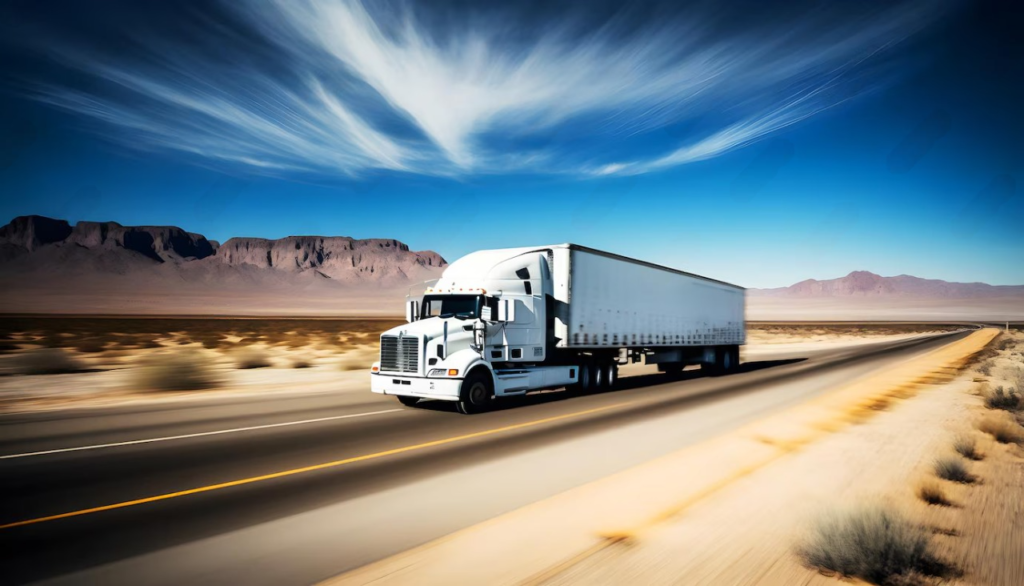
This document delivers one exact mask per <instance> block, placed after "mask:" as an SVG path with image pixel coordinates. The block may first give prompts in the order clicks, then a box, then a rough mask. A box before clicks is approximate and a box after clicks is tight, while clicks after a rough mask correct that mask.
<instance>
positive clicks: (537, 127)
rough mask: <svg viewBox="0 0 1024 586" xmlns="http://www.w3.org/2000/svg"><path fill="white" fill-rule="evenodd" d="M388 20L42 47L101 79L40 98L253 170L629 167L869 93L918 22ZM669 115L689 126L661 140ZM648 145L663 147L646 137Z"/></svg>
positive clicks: (660, 165) (147, 143)
mask: <svg viewBox="0 0 1024 586" xmlns="http://www.w3.org/2000/svg"><path fill="white" fill-rule="evenodd" d="M388 9H392V10H390V11H389V10H388ZM393 9H394V6H393V5H388V7H382V6H379V5H374V6H364V5H363V4H360V3H359V2H356V1H354V0H260V1H255V0H254V1H252V2H248V3H244V4H242V5H241V8H238V7H235V8H234V10H235V11H236V14H237V15H238V16H239V17H240V19H241V20H240V22H243V23H245V24H246V26H247V27H250V28H249V29H248V30H249V32H251V33H252V35H248V36H232V35H227V34H225V36H224V38H223V39H219V40H222V41H223V42H222V43H218V44H216V45H215V46H216V50H211V48H210V43H198V44H197V43H187V42H185V41H183V40H181V39H162V40H161V39H160V37H159V36H157V37H152V36H150V37H147V38H140V39H137V42H138V45H139V47H140V52H139V54H136V55H118V54H111V53H110V52H104V51H102V50H98V49H96V50H86V49H84V48H82V47H80V46H72V45H61V44H51V45H49V48H48V51H50V52H51V53H53V54H55V55H56V56H57V58H58V60H59V62H61V63H63V64H65V65H66V66H69V67H72V68H74V69H76V70H78V72H79V73H80V74H85V76H87V77H90V78H92V79H95V80H98V81H99V82H100V83H95V84H92V85H90V86H88V87H82V86H80V85H75V84H70V83H64V82H63V81H62V80H54V81H51V82H49V83H47V84H46V85H45V86H44V87H43V89H41V90H40V91H39V92H38V97H39V98H40V99H42V100H44V101H47V102H49V103H51V104H54V105H56V106H59V107H62V108H65V109H67V110H71V111H73V112H77V113H79V114H82V115H85V116H87V117H90V118H94V119H98V120H101V121H102V122H103V123H104V125H103V127H104V128H106V129H107V132H108V133H109V134H110V135H111V136H112V137H113V138H115V139H117V140H120V141H122V142H126V143H129V144H131V145H132V146H135V147H138V148H158V149H171V150H179V151H185V152H189V153H192V154H195V155H197V156H199V157H203V158H208V159H215V160H224V161H231V162H235V163H240V164H244V165H249V166H255V167H260V168H263V169H266V170H276V171H286V170H301V171H309V172H316V173H330V174H345V175H359V174H361V173H364V172H367V171H370V170H375V169H376V170H392V171H399V172H406V173H417V174H430V175H451V176H460V175H467V174H473V173H516V172H541V173H580V174H590V175H623V174H640V173H648V172H652V171H657V170H659V169H665V168H668V167H673V166H677V165H682V164H685V163H689V162H693V161H698V160H703V159H708V158H711V157H716V156H719V155H721V154H723V153H726V152H728V151H730V150H733V149H736V148H739V147H742V146H744V145H747V144H750V143H751V142H754V141H756V140H758V139H760V138H762V137H764V136H766V135H768V134H770V133H773V132H776V131H778V130H780V129H782V128H784V127H786V126H789V125H791V124H795V123H797V122H800V121H802V120H805V119H807V118H810V117H812V116H814V115H815V114H817V113H819V112H821V111H823V110H826V109H828V108H831V107H834V106H836V105H837V104H840V103H842V102H843V101H845V100H847V99H850V98H851V97H854V96H856V95H857V94H859V93H862V92H865V91H870V90H871V89H873V88H875V87H877V86H878V85H879V84H880V83H882V79H883V77H884V76H882V75H881V74H880V70H879V69H878V66H879V65H884V63H885V60H886V58H888V57H889V56H890V55H891V54H892V51H891V49H892V47H894V46H896V45H898V44H899V43H900V42H901V41H903V40H904V39H906V38H907V37H908V36H910V35H912V34H914V33H915V32H916V31H917V30H919V28H920V27H922V26H924V24H925V23H927V22H928V21H929V20H930V18H931V17H932V16H933V14H932V13H931V9H928V8H925V7H924V5H921V4H917V3H909V4H908V3H904V4H898V5H894V6H892V7H889V8H887V9H885V10H884V11H882V12H878V13H868V14H861V15H859V17H858V18H856V19H851V18H848V17H846V16H844V15H840V16H839V17H837V16H836V15H829V14H822V13H815V14H805V15H801V16H800V18H793V19H788V18H780V20H779V21H778V22H775V23H758V24H757V26H723V25H722V22H721V21H722V18H721V17H722V14H720V13H714V12H707V11H690V12H687V13H682V14H678V15H676V16H674V17H672V18H667V19H660V18H659V19H649V21H648V22H641V23H640V24H636V23H635V22H631V23H630V26H626V25H625V23H624V22H621V21H619V20H615V19H613V20H611V21H608V22H605V23H604V24H603V25H601V26H599V27H597V28H593V27H591V28H587V27H585V26H583V25H582V24H581V22H582V21H580V22H573V21H572V19H568V20H565V19H563V20H561V21H560V22H561V24H559V25H552V24H550V23H547V22H534V23H532V24H531V26H529V27H527V25H526V24H524V22H518V23H516V22H514V21H513V22H510V21H507V20H502V19H498V18H496V17H495V16H494V15H493V14H492V15H487V14H481V15H476V16H473V17H471V18H470V17H467V18H464V19H460V20H456V19H447V20H446V19H432V20H429V24H428V19H424V18H423V9H424V8H423V7H420V9H419V10H414V9H413V7H409V6H405V7H404V8H403V9H401V10H398V11H394V10H393ZM438 22H445V23H446V24H443V25H439V24H437V23H438ZM456 23H461V24H456ZM216 31H217V29H216V27H211V28H210V31H208V32H210V34H213V33H214V32H216ZM687 121H701V124H697V125H694V128H693V129H691V130H689V131H685V132H683V131H677V132H674V133H673V132H669V133H668V134H667V135H666V133H665V132H664V130H666V129H667V130H670V131H671V130H672V129H676V128H678V127H679V125H680V124H684V123H686V122H687ZM658 132H660V133H661V134H657V136H658V137H664V136H668V137H669V138H670V140H669V141H667V142H666V140H665V139H664V138H661V139H659V140H652V141H648V142H645V141H644V139H645V138H648V137H650V136H653V135H655V133H658ZM567 136H571V139H570V138H566V137H567ZM581 143H583V144H586V145H588V146H586V147H580V144H581ZM638 145H640V146H638ZM651 145H654V146H651ZM659 149H660V152H658V150H659ZM638 153H642V155H641V154H638Z"/></svg>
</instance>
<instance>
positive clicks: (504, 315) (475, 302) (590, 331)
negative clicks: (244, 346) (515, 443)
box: [370, 244, 746, 413]
mask: <svg viewBox="0 0 1024 586" xmlns="http://www.w3.org/2000/svg"><path fill="white" fill-rule="evenodd" d="M744 305H745V291H744V289H743V288H742V287H739V286H737V285H732V284H729V283H725V282H722V281H717V280H715V279H709V278H707V277H702V276H699V275H694V274H691V273H687V272H684V271H680V270H676V269H672V268H668V267H663V266H659V265H655V264H652V263H648V262H643V261H639V260H635V259H631V258H627V257H624V256H619V255H616V254H611V253H608V252H602V251H599V250H594V249H591V248H586V247H583V246H578V245H575V244H557V245H551V246H537V247H529V248H510V249H500V250H485V251H480V252H475V253H472V254H469V255H467V256H465V257H463V258H461V259H459V260H458V261H456V262H454V263H452V264H451V265H450V266H449V267H448V268H447V269H446V270H445V272H444V274H443V275H442V276H441V278H440V279H439V280H438V282H437V283H436V284H434V285H433V286H432V287H429V288H427V290H426V291H425V292H424V295H423V296H422V298H418V299H410V300H408V302H407V305H406V318H407V321H408V322H409V323H408V324H407V325H404V326H399V327H397V328H393V329H391V330H389V331H387V332H384V334H382V335H381V356H380V358H381V359H380V361H379V362H376V363H374V365H373V367H372V369H371V376H370V378H371V388H372V390H373V392H376V393H383V394H388V395H395V396H397V397H398V399H399V400H400V401H401V402H402V403H403V404H406V405H414V404H415V403H416V402H418V401H419V400H420V399H441V400H450V401H456V402H457V403H458V407H459V410H460V411H462V412H464V413H472V412H476V411H480V410H483V409H485V408H486V407H487V405H488V404H489V403H490V401H491V400H493V399H494V398H500V397H504V396H510V395H522V394H525V393H527V392H530V391H536V390H542V389H557V388H561V387H566V388H569V389H572V390H576V391H579V392H588V391H592V390H596V389H601V388H610V387H612V386H614V385H615V383H616V381H617V379H618V365H619V364H625V363H627V362H636V361H640V360H644V361H646V362H647V363H649V364H651V363H654V364H658V366H659V369H661V370H662V371H667V372H671V371H678V370H682V368H683V367H685V366H686V365H688V364H700V365H702V368H710V369H712V371H713V372H715V373H721V372H725V371H728V370H731V369H733V368H735V367H736V366H737V364H738V362H739V346H740V345H741V344H743V343H744V342H745V336H746V328H745V325H744Z"/></svg>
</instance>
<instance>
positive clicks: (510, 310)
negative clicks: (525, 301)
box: [498, 299, 516, 322]
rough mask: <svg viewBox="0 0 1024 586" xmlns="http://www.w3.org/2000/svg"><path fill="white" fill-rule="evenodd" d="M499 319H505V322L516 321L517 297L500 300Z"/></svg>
mask: <svg viewBox="0 0 1024 586" xmlns="http://www.w3.org/2000/svg"><path fill="white" fill-rule="evenodd" d="M498 321H503V322H510V321H516V300H515V299H499V300H498Z"/></svg>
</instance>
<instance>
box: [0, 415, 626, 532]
mask: <svg viewBox="0 0 1024 586" xmlns="http://www.w3.org/2000/svg"><path fill="white" fill-rule="evenodd" d="M633 402H635V401H626V402H623V403H615V404H614V405H607V406H605V407H597V408H594V409H587V410H585V411H576V412H575V413H567V414H565V415H556V416H555V417H547V418H545V419H538V420H535V421H527V422H526V423H517V424H515V425H507V426H505V427H497V428H494V429H488V430H485V431H477V432H474V433H468V434H465V435H457V436H454V437H449V438H445V439H440V440H434V441H430V442H425V443H422V444H415V445H411V446H405V447H401V448H395V449H392V450H385V451H383V452H376V453H373V454H365V455H362V456H355V457H352V458H345V459H343V460H334V461H333V462H324V463H322V464H314V465H312V466H304V467H302V468H294V469H291V470H283V471H281V472H273V473H271V474H263V475H261V476H252V477H249V478H242V479H240V480H232V481H229V482H222V483H220V484H211V485H208V486H200V487H197V488H190V489H188V490H181V491H178V492H169V493H166V494H158V495H155V496H150V497H146V498H141V499H136V500H133V501H124V502H120V503H113V504H110V505H103V506H101V507H93V508H91V509H80V510H78V511H70V512H67V513H60V514H59V515H50V516H47V517H38V518H35V519H26V520H24V521H16V522H14V523H7V524H6V525H0V529H12V528H14V527H21V526H23V525H34V524H36V523H43V522H45V521H56V520H57V519H66V518H68V517H78V516H81V515H89V514H91V513H101V512H103V511H112V510H114V509H123V508H126V507H133V506H136V505H144V504H146V503H153V502H157V501H164V500H168V499H173V498H178V497H182V496H188V495H191V494H198V493H201V492H210V491H214V490H220V489H222V488H231V487H233V486H241V485H243V484H252V483H254V482H262V481H264V480H273V479H275V478H283V477H285V476H294V475H296V474H303V473H306V472H315V471H317V470H324V469H326V468H336V467H338V466H344V465H346V464H354V463H356V462H363V461H366V460H375V459H377V458H383V457H385V456H393V455H395V454H402V453H405V452H412V451H415V450H422V449H425V448H431V447H434V446H440V445H444V444H451V443H455V442H461V441H465V440H468V439H473V438H477V437H483V436H486V435H493V434H496V433H503V432H506V431H513V430H516V429H523V428H525V427H533V426H535V425H541V424H544V423H550V422H552V421H560V420H562V419H570V418H572V417H579V416H581V415H589V414H591V413H597V412H599V411H607V410H609V409H614V408H616V407H622V406H624V405H628V404H630V403H633Z"/></svg>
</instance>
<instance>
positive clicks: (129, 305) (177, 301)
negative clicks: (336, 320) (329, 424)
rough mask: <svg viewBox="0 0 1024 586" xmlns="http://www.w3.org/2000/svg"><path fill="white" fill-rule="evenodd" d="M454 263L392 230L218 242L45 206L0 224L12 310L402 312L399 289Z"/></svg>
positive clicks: (4, 296) (6, 296)
mask: <svg viewBox="0 0 1024 586" xmlns="http://www.w3.org/2000/svg"><path fill="white" fill-rule="evenodd" d="M446 264H447V263H446V262H445V260H444V258H442V257H441V256H440V255H439V254H437V253H436V252H431V251H423V252H417V251H412V250H410V249H409V247H408V246H407V245H406V244H404V243H402V242H400V241H398V240H394V239H377V238H375V239H365V240H359V239H355V238H349V237H344V236H289V237H287V238H281V239H276V240H273V239H266V238H244V237H243V238H231V239H229V240H227V241H226V242H224V243H223V244H218V243H217V242H216V241H212V240H209V239H207V238H206V237H205V236H203V235H202V234H196V233H192V232H187V231H185V230H183V229H181V228H178V227H175V226H123V225H121V224H119V223H117V222H85V221H83V222H78V223H77V224H75V225H74V226H72V225H70V224H69V223H68V222H67V221H64V220H59V219H53V218H46V217H43V216H22V217H18V218H15V219H14V220H12V221H11V222H10V223H9V224H7V225H5V226H3V227H2V228H0V286H2V288H3V291H2V292H0V300H2V301H3V304H4V308H5V311H8V312H42V313H83V312H84V313H95V312H110V313H159V314H165V313H182V312H184V313H194V314H247V315H248V314H291V313H306V314H309V313H314V314H315V313H318V312H319V311H321V310H322V311H323V312H324V313H325V315H336V314H346V313H350V312H351V313H367V312H369V313H371V314H373V313H391V314H395V313H400V312H401V305H400V300H399V301H395V299H398V298H399V297H400V296H404V294H405V292H406V291H407V290H408V289H409V288H410V287H414V286H416V285H418V284H420V283H422V282H423V281H424V280H428V279H432V278H436V277H437V276H438V275H439V274H440V272H441V271H442V270H443V267H444V266H445V265H446ZM399 294H401V295H399ZM378 306H380V307H378Z"/></svg>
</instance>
